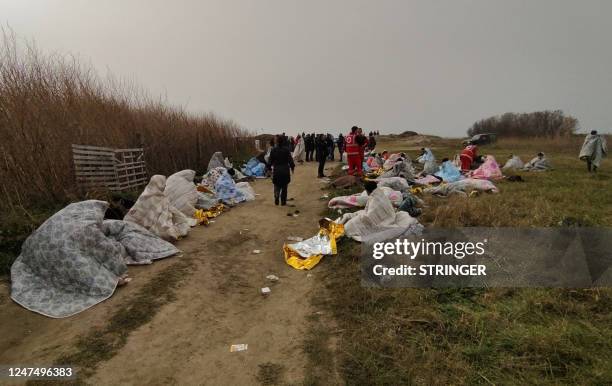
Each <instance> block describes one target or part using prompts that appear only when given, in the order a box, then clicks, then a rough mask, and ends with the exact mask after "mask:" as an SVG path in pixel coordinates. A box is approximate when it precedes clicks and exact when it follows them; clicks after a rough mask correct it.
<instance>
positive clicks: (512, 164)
mask: <svg viewBox="0 0 612 386" xmlns="http://www.w3.org/2000/svg"><path fill="white" fill-rule="evenodd" d="M524 166H525V164H524V163H523V160H521V157H519V156H518V155H513V156H512V157H511V158H510V159H509V160H508V161H506V164H505V165H504V167H503V168H502V169H503V170H512V169H514V170H518V169H522V168H523V167H524Z"/></svg>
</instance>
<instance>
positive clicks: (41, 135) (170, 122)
mask: <svg viewBox="0 0 612 386" xmlns="http://www.w3.org/2000/svg"><path fill="white" fill-rule="evenodd" d="M0 32H1V34H0V40H1V41H0V182H1V183H0V211H5V210H8V209H15V208H28V207H31V206H35V205H44V204H57V203H60V202H66V201H68V200H70V199H74V198H78V197H79V196H81V195H82V194H83V192H79V191H78V189H77V187H76V185H75V181H74V172H73V167H72V154H71V144H83V145H100V146H109V147H117V148H124V147H136V146H141V145H143V146H144V148H145V157H146V160H147V166H148V170H149V172H150V173H151V174H153V173H160V174H165V175H168V174H171V173H173V172H175V171H178V170H180V169H184V168H191V169H195V170H202V169H203V168H205V166H206V164H207V163H208V159H209V157H210V155H211V154H212V152H214V151H217V150H219V151H223V152H225V153H240V152H244V151H246V150H249V149H250V146H251V145H250V144H251V143H252V141H248V142H247V141H244V140H243V139H244V137H246V136H248V133H247V132H246V131H245V130H243V129H241V128H240V127H239V126H238V125H237V124H236V123H234V122H232V121H227V120H222V119H219V118H217V117H216V116H214V115H212V114H203V115H197V116H196V115H192V114H188V113H186V112H185V111H184V110H183V109H181V108H177V107H171V106H168V105H167V104H165V103H164V102H163V101H162V100H158V99H155V98H153V97H151V96H150V94H148V93H147V92H146V91H144V90H143V89H142V88H140V87H138V86H137V85H135V84H134V83H133V82H129V81H121V80H118V79H116V78H113V77H106V78H103V77H101V76H99V75H98V74H97V73H96V72H95V71H94V70H93V69H92V68H91V67H90V66H87V65H84V64H82V63H80V62H79V61H78V60H76V59H75V58H74V57H72V56H69V55H58V54H43V53H41V51H40V50H39V49H37V48H36V46H35V45H34V44H32V43H27V42H24V43H22V42H21V41H20V40H18V39H17V37H16V36H15V34H14V33H13V32H12V31H7V30H6V29H2V30H1V31H0ZM240 138H242V140H241V139H240Z"/></svg>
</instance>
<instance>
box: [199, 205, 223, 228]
mask: <svg viewBox="0 0 612 386" xmlns="http://www.w3.org/2000/svg"><path fill="white" fill-rule="evenodd" d="M225 209H226V207H225V205H223V204H217V205H215V206H213V207H212V208H210V209H208V210H203V209H197V210H196V212H195V213H194V214H193V217H194V218H195V219H196V220H198V224H199V225H208V224H209V219H211V218H215V217H217V216H218V215H220V214H221V213H223V211H224V210H225Z"/></svg>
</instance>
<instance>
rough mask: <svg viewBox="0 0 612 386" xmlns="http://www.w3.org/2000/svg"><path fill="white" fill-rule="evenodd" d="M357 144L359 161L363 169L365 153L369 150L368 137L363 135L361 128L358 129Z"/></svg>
mask: <svg viewBox="0 0 612 386" xmlns="http://www.w3.org/2000/svg"><path fill="white" fill-rule="evenodd" d="M357 144H358V145H359V159H360V160H361V161H360V164H359V165H360V166H361V167H362V168H363V161H364V159H365V155H364V153H365V151H366V149H367V148H368V137H366V136H365V135H363V129H362V128H361V127H359V128H357Z"/></svg>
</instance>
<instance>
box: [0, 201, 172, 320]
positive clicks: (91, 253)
mask: <svg viewBox="0 0 612 386" xmlns="http://www.w3.org/2000/svg"><path fill="white" fill-rule="evenodd" d="M107 208H108V203H107V202H104V201H97V200H89V201H82V202H77V203H73V204H70V205H68V206H67V207H65V208H64V209H62V210H60V211H59V212H57V213H56V214H54V215H53V216H51V217H50V218H49V219H48V220H47V221H45V222H44V223H43V224H42V225H41V226H40V227H39V228H38V229H37V230H36V231H34V233H32V234H31V235H30V236H29V237H28V238H27V239H26V241H25V242H24V243H23V246H22V249H21V254H20V255H19V257H18V258H17V260H15V262H14V263H13V266H12V267H11V298H12V299H13V300H14V301H15V302H17V303H18V304H20V305H21V306H23V307H25V308H27V309H28V310H31V311H34V312H37V313H40V314H42V315H45V316H49V317H52V318H65V317H68V316H71V315H74V314H77V313H79V312H81V311H84V310H86V309H87V308H89V307H92V306H93V305H95V304H97V303H100V302H102V301H103V300H106V299H108V298H109V297H110V296H111V295H112V294H113V292H114V291H115V288H116V286H117V284H118V282H119V279H120V277H121V276H123V275H125V274H126V272H127V266H126V264H134V263H135V264H146V263H150V262H151V261H152V260H155V259H160V258H164V257H168V256H172V255H174V254H176V253H178V252H179V250H178V249H176V247H174V246H173V245H172V244H170V243H168V242H165V241H163V240H162V239H160V238H159V237H157V236H155V235H154V234H152V233H151V232H149V231H147V230H146V229H144V228H142V227H140V226H139V225H136V224H132V223H128V222H124V221H119V220H106V221H104V213H105V212H106V209H107Z"/></svg>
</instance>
